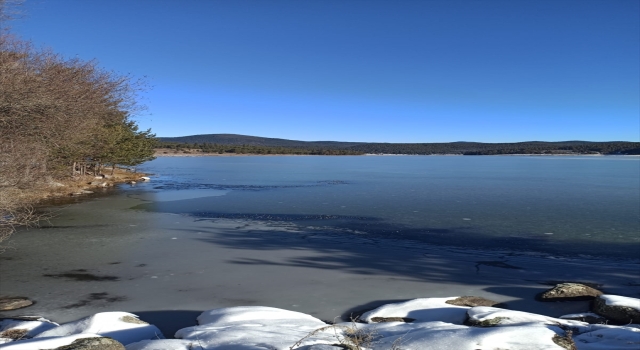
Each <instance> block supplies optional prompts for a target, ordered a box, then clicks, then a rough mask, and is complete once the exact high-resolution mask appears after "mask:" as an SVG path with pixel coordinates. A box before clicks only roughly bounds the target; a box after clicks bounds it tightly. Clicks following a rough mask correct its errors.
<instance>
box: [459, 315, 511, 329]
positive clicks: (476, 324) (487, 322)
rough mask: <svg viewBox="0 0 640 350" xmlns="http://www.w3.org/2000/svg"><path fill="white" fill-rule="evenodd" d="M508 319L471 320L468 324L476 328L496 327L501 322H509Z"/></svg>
mask: <svg viewBox="0 0 640 350" xmlns="http://www.w3.org/2000/svg"><path fill="white" fill-rule="evenodd" d="M508 319H509V318H508V317H494V318H489V319H486V320H482V321H479V320H474V319H472V318H469V319H468V320H467V324H468V325H469V326H474V327H494V326H497V325H499V324H500V322H501V321H503V320H508Z"/></svg>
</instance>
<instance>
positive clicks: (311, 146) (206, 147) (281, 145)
mask: <svg viewBox="0 0 640 350" xmlns="http://www.w3.org/2000/svg"><path fill="white" fill-rule="evenodd" d="M159 139H160V141H161V145H160V147H165V148H171V149H183V148H188V149H201V150H202V151H203V152H218V153H255V152H259V153H267V154H276V153H281V154H282V153H286V154H291V153H293V154H298V153H300V150H306V151H307V152H306V154H336V152H335V151H338V150H339V151H342V152H339V153H341V154H364V153H375V154H462V155H493V154H597V153H599V154H640V142H626V141H612V142H590V141H561V142H544V141H527V142H515V143H482V142H466V141H459V142H448V143H369V142H339V141H296V140H286V139H277V138H268V137H257V136H246V135H236V134H206V135H192V136H182V137H160V138H159Z"/></svg>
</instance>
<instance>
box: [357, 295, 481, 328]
mask: <svg viewBox="0 0 640 350" xmlns="http://www.w3.org/2000/svg"><path fill="white" fill-rule="evenodd" d="M457 298H458V297H450V298H420V299H413V300H409V301H405V302H402V303H394V304H387V305H383V306H380V307H379V308H377V309H373V310H371V311H368V312H365V313H364V314H362V317H361V318H360V319H361V320H362V321H364V322H367V323H372V322H373V321H372V319H373V318H374V317H402V318H412V319H414V320H415V321H414V322H431V321H442V322H448V323H453V324H463V323H464V320H465V319H466V318H467V310H468V309H469V307H467V306H458V305H451V304H447V303H446V301H447V300H453V299H457Z"/></svg>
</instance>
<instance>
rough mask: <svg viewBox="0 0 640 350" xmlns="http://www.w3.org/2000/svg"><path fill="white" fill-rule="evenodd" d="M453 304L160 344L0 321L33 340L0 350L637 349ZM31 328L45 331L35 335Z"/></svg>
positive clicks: (218, 324)
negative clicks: (83, 347) (100, 344)
mask: <svg viewBox="0 0 640 350" xmlns="http://www.w3.org/2000/svg"><path fill="white" fill-rule="evenodd" d="M455 298H456V297H449V298H421V299H415V300H410V301H407V302H402V303H395V304H388V305H383V306H381V307H379V308H377V309H374V310H371V311H369V312H367V313H365V314H364V315H362V316H363V317H362V321H365V322H367V323H356V322H338V323H335V324H327V323H325V322H323V321H321V320H319V319H317V318H315V317H313V316H310V315H307V314H303V313H299V312H295V311H289V310H283V309H277V308H272V307H264V306H242V307H231V308H222V309H214V310H208V311H205V312H203V313H201V314H200V315H199V316H198V318H197V325H193V326H191V327H187V328H183V329H180V330H178V331H177V332H176V333H175V338H176V339H164V335H163V334H162V333H161V332H160V330H159V329H157V328H156V327H155V326H153V325H151V324H146V323H144V322H143V321H141V320H139V319H138V318H137V316H136V315H133V314H129V313H125V312H106V313H99V314H96V315H93V316H91V317H87V318H84V319H82V320H79V321H75V322H71V323H67V324H63V325H61V326H57V325H54V324H52V323H46V320H39V321H38V322H41V324H44V323H46V324H47V327H44V328H42V327H38V326H37V325H36V326H34V322H33V321H23V322H15V321H12V323H9V322H8V321H2V323H0V334H5V333H4V332H7V331H10V330H16V329H20V328H23V329H28V330H29V333H30V335H29V337H31V339H19V340H16V341H8V339H4V340H7V341H8V342H6V343H4V344H3V345H0V348H3V349H6V350H22V349H26V350H36V349H54V348H56V347H59V346H64V345H67V344H71V343H72V342H73V341H75V340H76V339H79V338H84V337H110V338H112V339H115V340H117V341H118V342H120V343H122V344H123V345H125V346H126V349H127V350H192V349H202V350H213V349H220V350H222V349H226V350H229V349H271V350H273V349H278V350H287V349H289V350H293V349H306V350H312V349H315V350H328V349H345V348H347V349H356V350H365V349H379V350H387V349H393V350H401V349H402V350H411V349H438V350H489V349H512V350H540V349H557V350H563V349H565V350H572V349H575V348H577V349H578V350H623V349H628V350H632V349H638V348H639V347H640V325H634V324H629V325H625V326H611V325H602V324H588V323H585V322H578V321H570V320H565V319H558V318H552V317H548V316H543V315H538V314H533V313H527V312H522V311H513V310H505V309H500V308H495V307H483V306H478V307H462V306H454V305H451V304H448V303H447V301H450V300H452V299H455ZM605 300H606V301H607V303H608V305H613V304H616V305H619V306H626V307H631V308H634V309H636V310H640V299H634V298H620V297H617V296H607V297H606V298H605ZM611 300H613V301H612V302H611V303H609V301H611ZM461 316H462V317H461ZM374 317H387V318H388V317H411V318H412V319H413V321H411V322H410V323H404V322H384V323H373V322H371V320H372V318H374ZM487 322H488V323H487ZM52 325H53V326H52ZM37 329H46V330H44V331H41V332H37V331H36V330H37ZM574 347H575V348H574Z"/></svg>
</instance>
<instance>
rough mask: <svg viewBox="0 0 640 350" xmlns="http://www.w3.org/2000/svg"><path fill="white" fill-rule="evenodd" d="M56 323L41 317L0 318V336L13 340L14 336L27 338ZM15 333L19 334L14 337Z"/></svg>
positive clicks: (55, 325)
mask: <svg viewBox="0 0 640 350" xmlns="http://www.w3.org/2000/svg"><path fill="white" fill-rule="evenodd" d="M55 327H58V324H57V323H55V322H51V321H49V320H47V319H45V318H42V317H32V318H31V319H30V318H29V317H24V318H22V319H20V318H5V319H3V320H0V338H3V339H10V340H9V341H12V340H15V338H21V339H29V338H33V337H35V336H36V335H38V334H40V333H42V332H44V331H47V330H49V329H52V328H55ZM15 335H19V337H16V336H15Z"/></svg>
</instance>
